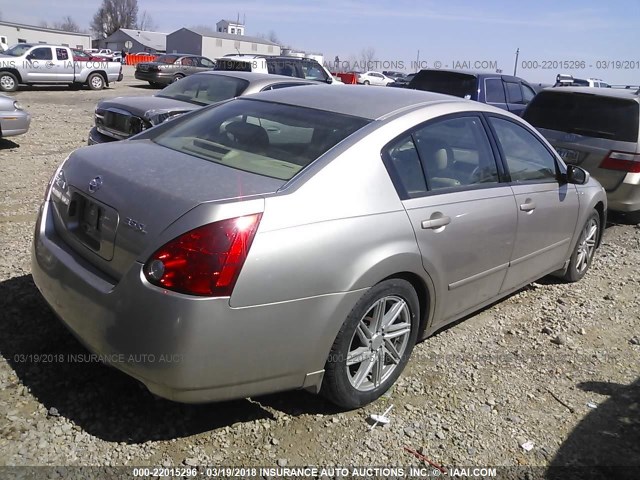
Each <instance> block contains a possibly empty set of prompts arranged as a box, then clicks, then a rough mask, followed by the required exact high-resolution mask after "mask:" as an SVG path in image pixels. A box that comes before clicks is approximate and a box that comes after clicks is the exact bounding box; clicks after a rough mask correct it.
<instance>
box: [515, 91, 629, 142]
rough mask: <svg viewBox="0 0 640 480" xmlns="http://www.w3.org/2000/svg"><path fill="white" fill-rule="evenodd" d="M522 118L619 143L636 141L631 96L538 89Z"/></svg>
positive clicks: (538, 124)
mask: <svg viewBox="0 0 640 480" xmlns="http://www.w3.org/2000/svg"><path fill="white" fill-rule="evenodd" d="M524 118H525V120H527V121H528V122H529V123H531V125H533V126H534V127H537V128H547V129H549V130H558V131H561V132H567V133H577V134H580V135H587V136H589V137H596V138H606V139H610V140H617V141H621V142H634V143H635V142H637V141H638V119H639V118H640V112H639V109H638V103H637V102H635V101H634V100H632V99H631V98H629V99H628V100H627V99H624V98H612V97H600V96H598V95H591V94H585V93H561V92H546V91H545V92H541V93H539V94H538V95H537V96H536V98H534V99H533V101H532V102H531V103H530V104H529V107H528V108H527V110H526V111H525V114H524Z"/></svg>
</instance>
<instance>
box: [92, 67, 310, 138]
mask: <svg viewBox="0 0 640 480" xmlns="http://www.w3.org/2000/svg"><path fill="white" fill-rule="evenodd" d="M311 84H313V82H310V81H308V80H302V79H298V78H291V77H284V76H282V75H269V74H266V73H252V72H201V73H196V74H195V75H191V76H189V77H187V78H185V79H184V80H181V81H180V82H177V83H172V84H171V85H169V86H167V87H165V88H164V89H162V90H160V91H159V92H158V93H156V94H155V95H154V96H151V97H149V96H139V97H138V96H136V97H118V98H112V99H108V100H102V101H101V102H100V103H98V106H97V107H96V111H95V126H94V127H93V128H92V129H91V131H90V132H89V140H88V143H89V145H94V144H96V143H104V142H112V141H114V140H123V139H126V138H129V137H130V136H132V135H135V134H137V133H140V132H141V131H143V130H146V129H147V128H151V127H153V126H155V125H159V124H160V123H162V122H164V121H166V120H169V119H171V118H175V117H176V116H177V115H182V114H183V113H186V112H190V111H192V110H197V109H199V108H202V107H203V106H206V105H210V104H212V103H218V102H222V101H224V100H229V99H230V98H234V97H240V96H243V95H250V94H252V93H257V92H262V91H266V90H276V89H279V88H285V87H293V86H299V85H311Z"/></svg>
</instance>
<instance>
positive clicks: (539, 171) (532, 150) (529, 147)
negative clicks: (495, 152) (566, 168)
mask: <svg viewBox="0 0 640 480" xmlns="http://www.w3.org/2000/svg"><path fill="white" fill-rule="evenodd" d="M489 121H490V122H491V124H492V126H493V128H494V129H495V132H496V136H497V137H498V142H499V143H500V146H501V147H502V153H503V154H504V157H505V160H506V162H507V166H508V168H509V172H510V173H511V180H512V181H513V182H528V181H555V180H556V177H557V174H556V161H555V158H554V157H553V155H552V154H551V153H550V152H549V150H547V149H546V148H545V146H544V145H543V144H542V143H541V142H540V140H538V139H537V138H536V137H535V136H534V135H533V134H532V133H531V132H529V131H528V130H527V129H526V128H524V127H521V126H520V125H516V124H515V123H513V122H510V121H508V120H503V119H500V118H495V117H490V119H489Z"/></svg>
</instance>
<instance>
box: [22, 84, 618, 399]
mask: <svg viewBox="0 0 640 480" xmlns="http://www.w3.org/2000/svg"><path fill="white" fill-rule="evenodd" d="M606 210H607V200H606V196H605V192H604V190H603V189H602V187H601V186H600V185H599V184H598V182H597V181H595V180H593V179H590V178H589V175H588V174H587V173H586V172H585V171H584V170H582V169H580V168H579V167H575V166H569V167H567V166H566V165H565V164H564V163H563V162H562V160H561V159H560V158H559V157H558V155H557V154H556V153H555V151H554V150H553V148H552V147H551V146H550V145H549V144H548V143H547V142H546V140H545V139H544V138H543V137H541V136H540V135H539V134H538V133H536V131H535V130H534V129H533V128H532V127H530V126H529V125H528V124H527V123H526V122H524V121H523V120H522V119H520V118H518V117H516V116H514V115H512V114H510V113H508V112H505V111H503V110H499V109H496V108H493V107H490V106H487V105H483V104H480V103H477V102H472V101H467V100H463V99H459V98H453V97H449V96H444V95H439V94H434V93H429V92H419V91H413V90H405V89H382V90H379V89H368V88H361V87H357V86H353V87H351V86H345V87H344V88H341V89H336V88H332V87H330V86H310V87H305V88H291V89H283V90H277V91H271V92H264V93H259V94H256V95H254V96H249V97H243V98H238V99H233V100H229V101H227V102H224V103H222V104H219V105H213V106H211V107H205V108H204V109H201V110H198V111H195V112H192V113H189V114H186V115H184V116H181V117H179V118H177V119H175V120H174V121H171V122H166V123H164V124H161V125H159V126H158V127H156V128H154V129H152V130H149V131H146V132H143V133H142V134H140V135H138V136H137V137H135V138H134V139H131V140H125V141H122V142H114V143H110V144H102V145H98V146H93V147H85V148H82V149H79V150H77V151H76V152H74V153H73V154H71V156H70V157H69V158H68V159H67V160H66V161H65V162H64V163H63V164H62V165H61V166H60V167H59V168H58V170H57V172H55V174H54V176H53V178H52V180H51V183H50V185H49V188H48V192H47V194H46V200H45V202H44V203H43V205H42V207H41V209H40V213H39V217H38V220H37V224H36V231H35V237H34V244H33V256H32V270H33V278H34V280H35V283H36V284H37V286H38V287H39V289H40V291H41V292H42V294H43V296H44V297H45V299H46V300H47V302H48V303H49V305H50V306H51V308H52V309H53V310H54V311H55V312H56V313H57V315H58V316H59V317H60V318H61V319H62V321H63V322H64V323H65V324H66V325H67V326H68V327H69V329H70V330H71V331H72V332H73V333H74V334H75V335H76V336H77V337H78V338H79V339H80V340H81V341H82V342H83V343H84V344H85V345H86V346H87V347H88V348H89V349H90V350H91V351H93V352H95V353H97V354H99V355H100V358H101V359H103V360H104V361H105V362H108V363H110V364H112V365H113V366H115V367H117V368H119V369H121V370H122V371H124V372H126V373H127V374H129V375H131V376H133V377H135V378H137V379H139V380H140V381H141V382H143V383H144V384H145V385H146V386H147V387H148V388H149V390H151V391H152V392H153V393H155V394H157V395H159V396H162V397H166V398H169V399H172V400H176V401H181V402H207V401H217V400H224V399H230V398H238V397H246V396H253V395H259V394H265V393H270V392H275V391H281V390H289V389H299V388H302V389H307V390H309V391H312V392H320V393H322V394H324V395H325V396H326V397H327V398H329V399H330V400H331V401H333V402H335V403H336V404H338V405H341V406H343V407H345V408H356V407H359V406H362V405H365V404H367V403H369V402H371V401H373V400H375V399H376V398H378V397H379V396H380V395H382V394H383V393H384V392H385V391H386V390H387V389H388V388H389V387H390V386H391V385H392V384H393V383H394V382H395V381H396V379H397V378H398V377H399V375H400V374H401V372H402V370H403V368H404V367H405V365H406V364H407V362H408V360H409V357H410V355H411V352H412V349H413V347H414V345H415V343H416V341H418V340H421V339H424V338H426V337H428V336H429V335H430V334H432V333H434V332H435V331H437V330H438V329H440V328H442V327H443V326H444V325H446V324H448V323H451V322H454V321H456V320H458V319H460V318H462V317H465V316H467V315H469V314H470V313H472V312H474V311H476V310H478V309H479V308H481V307H483V306H486V305H489V304H491V303H492V302H495V301H496V300H498V299H500V298H502V297H504V296H506V295H509V294H510V293H512V292H514V291H516V290H517V289H519V288H522V287H523V286H524V285H527V284H528V283H530V282H532V281H534V280H536V279H538V278H540V277H542V276H544V275H548V274H551V273H553V274H555V275H557V276H559V277H561V278H563V279H564V280H566V281H577V280H579V279H580V278H581V277H582V276H584V275H585V273H586V272H587V269H588V268H589V265H590V263H591V261H592V259H593V256H594V252H595V250H596V248H597V246H598V245H599V243H600V238H601V235H602V230H603V226H604V225H605V212H606Z"/></svg>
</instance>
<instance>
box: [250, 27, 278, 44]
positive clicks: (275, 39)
mask: <svg viewBox="0 0 640 480" xmlns="http://www.w3.org/2000/svg"><path fill="white" fill-rule="evenodd" d="M256 36H257V37H258V38H262V39H264V40H269V41H270V42H272V43H275V44H277V45H280V39H279V38H278V34H277V33H276V32H274V31H273V30H271V31H269V33H267V34H266V35H265V34H264V33H259V34H258V35H256Z"/></svg>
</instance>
